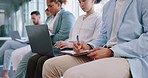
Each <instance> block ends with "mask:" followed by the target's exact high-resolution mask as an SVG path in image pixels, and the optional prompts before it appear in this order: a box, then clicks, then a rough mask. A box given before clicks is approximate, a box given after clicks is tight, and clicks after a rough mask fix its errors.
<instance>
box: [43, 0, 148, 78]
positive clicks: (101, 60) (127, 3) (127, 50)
mask: <svg viewBox="0 0 148 78" xmlns="http://www.w3.org/2000/svg"><path fill="white" fill-rule="evenodd" d="M80 1H81V2H82V3H84V2H85V1H90V0H80ZM147 5H148V0H109V2H108V3H107V4H106V5H105V6H104V9H103V16H102V17H103V18H102V20H103V25H102V28H101V31H100V34H99V35H98V37H97V39H95V40H93V41H91V42H89V43H85V42H75V43H74V47H73V49H74V51H75V52H80V51H83V50H89V49H92V50H93V51H92V52H91V53H90V54H88V55H86V56H80V57H74V56H70V55H64V56H59V57H54V58H51V59H48V60H47V61H46V62H45V63H44V65H43V73H42V75H43V78H60V76H63V78H147V77H148V74H147V72H148V48H147V46H148V7H147Z"/></svg>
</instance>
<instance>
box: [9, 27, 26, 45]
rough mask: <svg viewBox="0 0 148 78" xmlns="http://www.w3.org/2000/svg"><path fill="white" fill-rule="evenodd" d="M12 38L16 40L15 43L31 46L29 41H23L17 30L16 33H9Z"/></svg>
mask: <svg viewBox="0 0 148 78" xmlns="http://www.w3.org/2000/svg"><path fill="white" fill-rule="evenodd" d="M9 35H10V37H11V39H12V40H15V41H18V42H21V43H24V44H29V41H28V39H21V36H20V34H19V32H18V31H17V30H16V31H11V32H10V33H9Z"/></svg>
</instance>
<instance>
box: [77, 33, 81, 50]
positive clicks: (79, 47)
mask: <svg viewBox="0 0 148 78" xmlns="http://www.w3.org/2000/svg"><path fill="white" fill-rule="evenodd" d="M77 42H78V50H79V51H80V49H81V46H80V44H79V42H80V40H79V36H78V35H77Z"/></svg>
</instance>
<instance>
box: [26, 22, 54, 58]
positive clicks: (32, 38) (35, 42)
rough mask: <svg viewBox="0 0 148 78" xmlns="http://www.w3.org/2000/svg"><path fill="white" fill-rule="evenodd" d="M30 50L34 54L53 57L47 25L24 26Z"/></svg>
mask: <svg viewBox="0 0 148 78" xmlns="http://www.w3.org/2000/svg"><path fill="white" fill-rule="evenodd" d="M26 30H27V34H28V38H29V42H30V46H31V50H32V52H34V53H38V54H40V55H45V56H49V57H53V56H54V53H53V48H52V41H51V37H50V34H49V32H48V27H47V24H42V25H28V26H26Z"/></svg>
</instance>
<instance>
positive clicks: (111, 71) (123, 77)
mask: <svg viewBox="0 0 148 78" xmlns="http://www.w3.org/2000/svg"><path fill="white" fill-rule="evenodd" d="M88 70H89V71H88ZM70 76H74V77H72V78H77V77H87V78H130V69H129V64H128V62H127V60H126V59H124V58H104V59H99V60H95V61H92V62H88V63H85V64H81V65H78V66H75V67H72V68H70V69H68V70H67V71H66V73H65V74H64V78H68V77H70Z"/></svg>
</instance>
